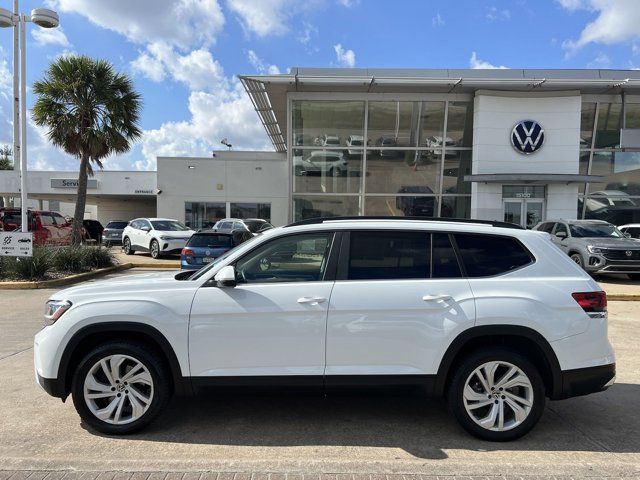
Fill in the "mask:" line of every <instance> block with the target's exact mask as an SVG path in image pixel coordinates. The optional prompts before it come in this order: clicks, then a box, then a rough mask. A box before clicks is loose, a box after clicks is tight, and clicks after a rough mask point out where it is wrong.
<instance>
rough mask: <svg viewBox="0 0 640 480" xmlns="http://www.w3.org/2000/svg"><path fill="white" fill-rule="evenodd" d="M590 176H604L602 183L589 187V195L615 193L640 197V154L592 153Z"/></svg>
mask: <svg viewBox="0 0 640 480" xmlns="http://www.w3.org/2000/svg"><path fill="white" fill-rule="evenodd" d="M591 174H592V175H602V176H604V179H603V181H602V182H599V183H592V184H591V185H590V187H589V192H590V193H591V194H593V193H594V192H596V191H617V192H620V193H619V195H631V196H640V152H594V153H593V163H592V166H591ZM619 195H618V196H619Z"/></svg>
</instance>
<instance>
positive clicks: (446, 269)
mask: <svg viewBox="0 0 640 480" xmlns="http://www.w3.org/2000/svg"><path fill="white" fill-rule="evenodd" d="M432 238H433V240H432V251H431V263H432V264H433V266H432V270H431V277H432V278H460V277H461V276H462V273H461V272H460V265H459V264H458V259H457V258H456V252H455V251H454V250H453V245H451V240H450V239H449V235H448V234H447V233H434V234H433V237H432Z"/></svg>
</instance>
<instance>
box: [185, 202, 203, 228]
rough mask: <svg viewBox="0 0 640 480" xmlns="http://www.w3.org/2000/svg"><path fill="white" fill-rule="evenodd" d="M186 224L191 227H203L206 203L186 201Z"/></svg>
mask: <svg viewBox="0 0 640 480" xmlns="http://www.w3.org/2000/svg"><path fill="white" fill-rule="evenodd" d="M184 220H185V222H184V223H185V225H186V226H187V227H189V228H196V229H197V228H202V222H203V220H204V203H200V202H185V203H184Z"/></svg>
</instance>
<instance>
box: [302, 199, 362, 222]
mask: <svg viewBox="0 0 640 480" xmlns="http://www.w3.org/2000/svg"><path fill="white" fill-rule="evenodd" d="M359 200H360V199H359V198H358V197H351V196H333V195H322V196H311V195H309V196H294V197H293V219H294V221H296V220H305V219H307V218H317V217H336V216H346V215H361V213H360V212H361V209H360V202H359Z"/></svg>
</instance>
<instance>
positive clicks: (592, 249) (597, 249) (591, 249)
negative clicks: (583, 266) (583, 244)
mask: <svg viewBox="0 0 640 480" xmlns="http://www.w3.org/2000/svg"><path fill="white" fill-rule="evenodd" d="M587 250H589V253H602V249H601V248H600V247H594V246H593V245H589V246H587Z"/></svg>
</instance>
